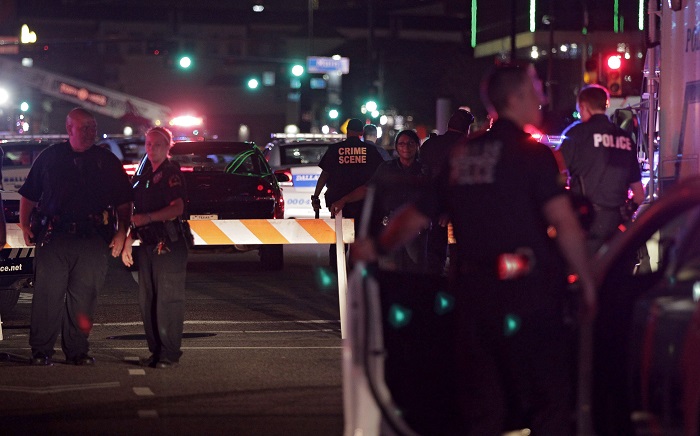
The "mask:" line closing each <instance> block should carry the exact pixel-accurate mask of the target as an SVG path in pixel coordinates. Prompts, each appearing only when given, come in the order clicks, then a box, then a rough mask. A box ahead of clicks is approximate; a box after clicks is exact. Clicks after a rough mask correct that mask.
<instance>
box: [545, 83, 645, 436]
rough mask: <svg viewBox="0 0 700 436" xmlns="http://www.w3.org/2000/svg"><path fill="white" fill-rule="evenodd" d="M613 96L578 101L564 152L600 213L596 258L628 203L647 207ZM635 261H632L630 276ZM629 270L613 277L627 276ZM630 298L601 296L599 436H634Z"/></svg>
mask: <svg viewBox="0 0 700 436" xmlns="http://www.w3.org/2000/svg"><path fill="white" fill-rule="evenodd" d="M608 101H609V94H608V91H607V89H605V88H604V87H602V86H600V85H590V86H587V87H585V88H583V89H582V90H581V92H580V93H579V96H578V111H579V113H580V114H581V121H580V122H576V123H574V124H572V125H571V126H569V127H568V128H567V129H566V130H565V131H564V133H563V134H564V136H565V138H564V140H563V141H562V143H561V146H560V147H559V150H560V151H561V153H562V156H563V158H564V161H565V164H566V167H567V169H568V171H569V177H570V183H571V190H572V191H573V192H575V193H578V194H581V195H584V196H586V197H587V198H588V199H589V200H590V201H591V202H592V203H593V208H594V215H593V222H592V223H591V228H590V230H589V234H588V250H589V253H590V254H594V253H595V252H596V251H598V249H599V248H600V247H601V246H602V245H603V243H605V241H606V240H608V239H609V238H610V237H611V236H612V235H613V234H614V233H615V232H616V231H617V228H618V226H619V225H620V223H622V221H623V219H624V218H623V216H622V214H621V213H620V209H621V207H623V205H624V204H625V201H626V200H628V195H629V191H632V198H631V201H632V202H633V204H634V206H633V209H636V207H637V205H639V204H641V203H642V202H643V201H644V187H643V185H642V182H641V172H640V168H639V162H638V160H637V153H636V152H637V147H636V145H635V143H634V141H632V139H631V138H630V136H629V135H628V133H627V132H625V131H624V130H622V129H621V128H619V127H617V126H616V125H615V124H613V123H612V122H611V121H610V120H609V119H608V117H607V116H606V115H605V109H606V108H607V106H608ZM633 263H634V259H630V262H629V271H631V265H632V264H633ZM627 268H628V266H627V265H624V266H623V267H620V268H616V269H615V270H613V271H612V272H611V274H618V273H624V270H625V269H627ZM626 295H627V294H625V293H624V292H619V293H615V295H613V293H603V294H601V295H600V311H599V313H598V317H597V318H596V320H595V323H594V326H593V327H594V328H593V361H592V364H593V372H592V373H593V386H592V396H593V399H592V407H591V410H592V417H593V424H594V427H595V430H596V434H598V435H600V436H606V435H611V436H612V435H626V434H634V427H633V424H632V421H631V419H630V415H631V413H632V410H631V409H630V400H629V398H628V397H627V392H628V391H629V386H628V384H627V380H628V379H629V376H628V374H627V371H626V369H627V368H628V356H627V352H626V350H627V344H628V339H627V335H628V333H627V332H629V331H630V329H631V323H632V317H633V313H632V308H633V307H634V303H633V301H632V300H631V299H630V298H629V297H627V298H626Z"/></svg>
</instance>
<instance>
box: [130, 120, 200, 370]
mask: <svg viewBox="0 0 700 436" xmlns="http://www.w3.org/2000/svg"><path fill="white" fill-rule="evenodd" d="M171 146H172V134H171V133H170V131H169V130H167V129H165V128H163V127H154V128H152V129H150V130H149V131H148V132H147V133H146V154H147V155H148V160H147V161H146V163H145V166H144V168H143V170H142V172H141V173H140V174H137V175H136V176H134V178H133V180H132V185H133V188H134V214H133V216H132V218H131V221H132V223H133V227H132V230H131V231H130V232H129V235H128V237H127V240H126V243H125V244H124V250H123V251H122V261H123V262H124V264H125V265H126V266H131V265H133V264H134V259H133V256H132V243H133V241H134V240H135V239H137V238H138V239H140V240H141V247H140V251H139V253H138V254H139V255H138V256H137V257H138V259H137V262H138V267H139V306H140V308H141V317H142V318H143V326H144V329H145V331H146V341H147V343H148V349H149V350H150V352H151V355H150V356H149V357H148V358H147V359H145V360H144V361H143V362H142V363H143V365H145V366H150V367H154V368H171V367H174V366H176V365H177V364H178V362H179V360H180V356H181V355H182V351H181V350H180V345H181V343H182V332H183V325H184V322H185V273H186V266H187V252H188V242H189V241H188V239H189V238H190V236H191V235H190V233H189V230H188V229H189V228H188V227H187V226H186V223H184V222H183V221H182V214H183V213H184V211H185V203H186V202H187V193H186V190H185V180H184V178H183V176H182V173H181V172H180V166H179V165H178V164H177V163H174V162H171V161H170V160H169V159H168V151H169V150H170V147H171Z"/></svg>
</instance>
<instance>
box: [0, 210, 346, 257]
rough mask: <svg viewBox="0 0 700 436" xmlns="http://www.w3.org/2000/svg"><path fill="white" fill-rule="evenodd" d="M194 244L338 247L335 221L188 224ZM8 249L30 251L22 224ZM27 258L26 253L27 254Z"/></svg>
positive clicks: (11, 232) (11, 231) (10, 230)
mask: <svg viewBox="0 0 700 436" xmlns="http://www.w3.org/2000/svg"><path fill="white" fill-rule="evenodd" d="M189 223H190V228H191V229H192V234H193V235H194V244H195V245H197V246H204V245H261V244H335V242H336V240H335V220H334V219H331V218H329V219H279V220H275V219H270V220H266V219H246V220H192V221H189ZM342 232H343V242H344V243H346V244H349V243H352V242H354V241H355V228H354V225H353V220H352V219H343V220H342ZM4 248H5V249H12V251H11V255H10V256H8V257H10V258H15V257H23V256H20V254H24V253H23V252H21V251H20V250H16V249H21V248H28V247H27V245H26V244H25V243H24V236H23V235H22V229H21V228H20V226H19V224H7V243H6V244H5V247H4ZM24 255H25V256H26V254H24Z"/></svg>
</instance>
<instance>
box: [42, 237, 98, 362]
mask: <svg viewBox="0 0 700 436" xmlns="http://www.w3.org/2000/svg"><path fill="white" fill-rule="evenodd" d="M109 250H110V249H109V248H108V246H107V243H106V242H105V240H104V239H103V238H102V237H101V236H99V235H97V234H93V235H90V236H81V235H75V234H71V233H66V232H54V233H53V234H52V235H51V240H50V241H48V242H47V243H46V244H45V245H43V246H37V248H36V255H35V259H34V265H35V279H34V295H33V297H32V314H31V328H30V333H29V345H30V346H31V347H32V353H38V352H41V353H44V354H46V355H48V356H51V355H53V354H54V351H53V347H54V344H55V343H56V338H57V336H58V332H59V330H60V331H61V347H62V348H63V352H64V353H65V355H66V358H67V359H69V360H70V359H74V358H76V357H78V356H80V355H81V354H83V353H87V352H88V351H89V344H88V336H89V334H90V329H91V328H92V317H93V314H94V312H95V306H96V303H97V292H98V291H99V290H100V289H102V287H103V286H104V282H105V277H106V276H107V266H108V255H109ZM59 327H60V328H59Z"/></svg>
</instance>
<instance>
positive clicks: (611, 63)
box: [607, 55, 622, 70]
mask: <svg viewBox="0 0 700 436" xmlns="http://www.w3.org/2000/svg"><path fill="white" fill-rule="evenodd" d="M607 64H608V68H609V69H611V70H619V69H620V67H622V58H621V57H620V55H612V56H609V57H608V61H607Z"/></svg>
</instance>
